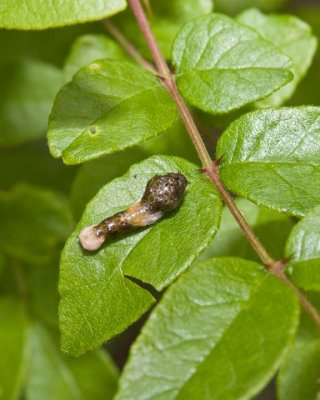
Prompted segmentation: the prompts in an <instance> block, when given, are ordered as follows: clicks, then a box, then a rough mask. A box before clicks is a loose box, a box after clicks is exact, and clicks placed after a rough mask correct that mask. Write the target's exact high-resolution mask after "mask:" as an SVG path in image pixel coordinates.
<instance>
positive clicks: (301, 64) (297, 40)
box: [237, 9, 317, 108]
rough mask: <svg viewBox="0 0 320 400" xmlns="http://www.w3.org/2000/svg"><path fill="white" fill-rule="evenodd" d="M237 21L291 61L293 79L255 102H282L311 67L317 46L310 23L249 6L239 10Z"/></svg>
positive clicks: (265, 103)
mask: <svg viewBox="0 0 320 400" xmlns="http://www.w3.org/2000/svg"><path fill="white" fill-rule="evenodd" d="M237 21H238V22H241V23H242V24H245V25H247V26H250V27H251V28H254V29H255V30H256V31H258V32H259V33H260V35H261V36H263V37H264V38H265V39H266V40H269V41H270V42H272V43H273V44H275V45H276V46H277V47H279V49H281V51H282V52H283V53H284V54H286V55H287V56H288V57H290V58H291V60H292V61H293V65H292V69H291V71H292V73H293V75H294V79H293V80H292V81H291V82H289V83H288V84H287V85H285V86H284V87H282V88H281V89H280V90H278V91H277V92H275V93H273V94H272V95H271V96H269V97H267V98H266V99H264V100H261V101H259V102H258V103H257V105H258V106H259V107H263V108H264V107H272V106H279V105H281V104H282V103H283V102H284V101H286V100H287V99H289V98H290V97H291V96H292V94H293V92H294V91H295V89H296V87H297V85H298V84H299V82H300V81H301V79H302V78H303V77H304V75H305V74H306V72H307V70H308V68H309V67H310V64H311V62H312V59H313V56H314V54H315V51H316V48H317V39H316V37H315V36H313V35H312V30H311V28H310V26H309V25H307V24H306V23H305V22H303V21H302V20H301V19H299V18H296V17H294V16H292V15H276V14H275V15H264V14H263V13H262V12H260V11H259V10H257V9H250V10H247V11H245V12H243V13H242V14H240V15H239V16H238V17H237Z"/></svg>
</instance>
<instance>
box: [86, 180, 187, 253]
mask: <svg viewBox="0 0 320 400" xmlns="http://www.w3.org/2000/svg"><path fill="white" fill-rule="evenodd" d="M187 185H188V181H187V179H186V177H185V176H184V175H182V174H181V173H170V174H167V175H156V176H154V177H153V178H151V179H150V180H149V181H148V183H147V186H146V188H145V191H144V194H143V196H142V198H141V200H139V201H137V202H135V203H134V204H132V206H130V207H129V208H128V209H126V210H124V211H120V212H118V213H117V214H115V215H113V216H112V217H108V218H106V219H105V220H103V221H102V222H100V223H98V224H96V225H91V226H87V227H86V228H84V229H82V231H81V232H80V234H79V240H80V243H81V245H82V247H83V248H84V249H85V250H88V251H95V250H98V249H99V248H100V247H101V246H102V245H103V244H104V243H105V242H107V241H108V240H109V239H110V238H112V237H114V236H116V235H119V234H122V233H125V232H128V231H131V230H134V229H137V228H141V227H144V226H148V225H152V224H154V223H155V222H157V221H159V219H161V218H162V217H163V216H164V215H165V214H166V213H167V212H169V211H172V210H174V209H175V208H177V207H179V206H180V204H181V202H182V200H183V196H184V192H185V189H186V187H187Z"/></svg>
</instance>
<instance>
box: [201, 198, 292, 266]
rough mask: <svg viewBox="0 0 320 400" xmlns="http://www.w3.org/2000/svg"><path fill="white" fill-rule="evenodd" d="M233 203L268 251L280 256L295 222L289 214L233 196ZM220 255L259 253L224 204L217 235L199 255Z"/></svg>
mask: <svg viewBox="0 0 320 400" xmlns="http://www.w3.org/2000/svg"><path fill="white" fill-rule="evenodd" d="M236 204H237V207H238V208H239V210H240V211H241V214H242V215H243V216H244V217H245V219H246V221H247V222H248V224H249V225H250V226H251V227H252V228H253V230H254V232H255V234H256V235H257V237H258V238H259V239H260V241H261V242H262V243H263V244H264V246H265V247H266V249H267V250H268V252H269V254H272V256H273V257H274V258H275V259H277V260H279V259H281V258H283V254H284V247H285V243H286V240H287V237H288V235H289V233H290V231H291V229H292V227H293V225H294V223H293V221H292V220H291V219H290V217H288V216H287V215H284V214H280V213H277V212H275V211H272V210H268V209H266V208H263V207H258V206H256V205H255V204H253V203H251V202H250V201H248V200H245V199H236ZM222 256H235V257H242V258H246V259H249V260H253V261H259V257H258V256H257V254H256V253H255V251H254V250H253V249H252V247H251V245H250V243H249V242H248V240H247V239H246V237H245V236H244V235H243V232H242V230H241V229H240V227H239V225H238V224H237V222H236V221H235V219H234V217H233V216H232V214H231V213H230V211H229V209H228V208H227V207H224V209H223V211H222V216H221V224H220V229H219V231H218V233H217V235H216V236H215V237H214V239H213V242H212V243H211V245H210V247H208V248H207V249H206V250H205V252H204V253H203V254H202V255H201V257H200V258H201V259H202V260H207V259H208V258H211V257H222Z"/></svg>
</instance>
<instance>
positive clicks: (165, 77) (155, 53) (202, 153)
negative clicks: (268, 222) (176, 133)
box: [128, 0, 320, 326]
mask: <svg viewBox="0 0 320 400" xmlns="http://www.w3.org/2000/svg"><path fill="white" fill-rule="evenodd" d="M128 1H129V4H130V6H131V9H132V11H133V13H134V15H135V17H136V20H137V22H138V24H139V27H140V29H141V31H142V33H143V35H144V38H145V40H146V42H147V45H148V47H149V49H150V52H151V54H152V57H153V60H154V63H155V65H156V67H157V71H158V73H159V75H160V78H161V80H162V82H163V84H164V86H165V87H166V88H167V90H168V92H169V93H170V94H171V96H172V98H173V99H174V101H175V103H176V105H177V107H178V109H179V112H180V115H181V118H182V119H183V121H184V123H185V126H186V128H187V130H188V132H189V135H190V137H191V139H192V142H193V144H194V146H195V148H196V150H197V153H198V156H199V158H200V160H201V163H202V166H203V172H204V173H205V174H206V175H207V177H208V178H209V179H210V180H211V182H212V183H213V184H214V185H215V187H216V188H217V190H218V191H219V193H220V196H221V198H222V199H223V201H224V203H225V204H226V206H227V207H228V208H229V210H230V212H231V213H232V215H233V216H234V218H235V220H236V221H237V223H238V225H239V226H240V228H241V229H242V231H243V233H244V234H245V236H246V237H247V239H248V241H249V243H250V244H251V246H252V247H253V249H254V250H255V252H256V253H257V255H258V256H259V257H260V259H261V261H262V263H263V264H264V266H265V267H266V268H267V269H268V270H270V271H271V272H272V273H273V274H274V275H276V276H278V277H279V278H280V279H282V280H283V281H284V282H285V283H287V284H288V285H289V286H290V287H291V288H292V289H293V290H294V291H295V292H296V295H297V296H298V298H299V300H300V303H301V305H302V306H303V307H304V309H305V310H306V311H307V312H308V313H309V314H310V316H311V317H312V318H313V320H314V321H315V323H316V324H317V325H318V326H320V315H319V313H318V312H317V310H316V309H315V307H314V306H313V305H312V304H311V303H310V302H309V300H308V299H307V298H306V297H305V296H304V295H303V294H302V292H301V291H300V290H299V289H298V288H297V287H295V285H294V284H293V283H292V282H291V281H290V280H289V278H288V277H287V276H286V275H285V273H284V264H283V263H282V265H281V267H280V268H279V265H280V264H281V262H280V263H279V262H276V261H275V260H274V259H273V258H272V257H271V256H270V255H269V253H268V252H267V250H266V249H265V247H264V246H263V245H262V244H261V243H260V241H259V239H258V238H257V237H256V236H255V234H254V232H253V231H252V229H251V228H250V226H249V225H248V223H247V221H246V220H245V218H244V217H243V215H242V214H241V211H240V210H239V209H238V207H237V206H236V204H235V202H234V200H233V198H232V196H231V195H230V193H229V192H228V191H227V190H226V188H225V187H224V185H223V183H222V181H221V179H220V175H219V168H218V165H219V161H216V162H213V161H212V159H211V157H210V155H209V153H208V151H207V148H206V146H205V144H204V142H203V140H202V137H201V135H200V132H199V130H198V128H197V126H196V124H195V123H194V120H193V118H192V115H191V112H190V110H189V109H188V107H187V105H186V103H185V102H184V100H183V98H182V96H181V95H180V92H179V90H178V88H177V85H176V82H175V78H174V75H173V74H172V73H171V71H170V69H169V67H168V65H167V63H166V61H165V59H164V57H163V55H162V54H161V51H160V49H159V47H158V44H157V43H156V41H155V38H154V36H153V34H152V32H151V28H150V25H149V22H148V20H147V17H146V15H145V13H144V10H143V8H142V6H141V4H140V0H128Z"/></svg>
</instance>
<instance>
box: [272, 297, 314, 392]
mask: <svg viewBox="0 0 320 400" xmlns="http://www.w3.org/2000/svg"><path fill="white" fill-rule="evenodd" d="M312 300H313V299H312ZM301 319H302V320H301V326H300V329H299V332H298V337H297V340H296V342H295V344H294V346H293V348H292V349H291V351H290V353H289V354H288V356H287V357H286V359H285V362H284V363H283V364H282V366H281V369H280V374H279V375H278V382H277V383H278V385H277V386H278V390H277V391H278V396H279V400H302V399H303V400H315V399H316V398H317V395H319V383H318V381H319V377H320V374H319V371H320V336H319V327H317V326H316V325H315V323H314V321H313V320H311V318H310V317H309V316H308V315H307V314H306V313H305V312H303V313H302V315H301Z"/></svg>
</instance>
